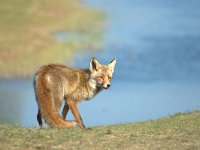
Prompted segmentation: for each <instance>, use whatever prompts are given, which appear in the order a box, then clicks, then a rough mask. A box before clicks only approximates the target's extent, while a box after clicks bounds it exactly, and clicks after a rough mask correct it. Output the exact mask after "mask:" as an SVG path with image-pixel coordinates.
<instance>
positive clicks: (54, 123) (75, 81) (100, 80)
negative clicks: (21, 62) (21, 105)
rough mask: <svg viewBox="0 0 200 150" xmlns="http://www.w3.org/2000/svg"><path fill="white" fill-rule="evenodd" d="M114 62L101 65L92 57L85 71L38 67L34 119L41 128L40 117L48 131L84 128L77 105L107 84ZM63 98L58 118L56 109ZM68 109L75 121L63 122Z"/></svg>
mask: <svg viewBox="0 0 200 150" xmlns="http://www.w3.org/2000/svg"><path fill="white" fill-rule="evenodd" d="M115 64H116V59H113V60H112V61H111V62H110V63H109V64H108V65H102V64H100V63H99V62H98V60H97V59H96V58H92V60H91V61H90V64H89V68H88V69H77V68H70V67H67V66H65V65H61V64H49V65H45V66H42V67H41V68H40V69H39V70H38V71H37V72H36V74H35V78H34V89H35V96H36V100H37V104H38V114H37V120H38V123H39V125H40V127H41V128H43V123H42V118H43V119H44V120H45V121H46V123H47V124H48V125H49V126H50V127H51V128H69V127H73V126H79V127H80V128H85V125H84V123H83V120H82V118H81V115H80V113H79V111H78V107H77V104H78V103H79V102H81V101H83V100H89V99H91V98H92V97H94V96H95V95H96V94H98V93H99V92H100V91H102V90H103V89H108V88H109V87H110V86H111V84H110V82H111V79H112V74H113V72H114V67H115ZM63 99H64V100H65V105H64V108H63V111H62V117H61V116H60V115H59V110H60V108H61V105H62V101H63ZM69 110H71V112H72V114H73V116H74V118H75V121H67V120H65V118H66V116H67V113H68V111H69Z"/></svg>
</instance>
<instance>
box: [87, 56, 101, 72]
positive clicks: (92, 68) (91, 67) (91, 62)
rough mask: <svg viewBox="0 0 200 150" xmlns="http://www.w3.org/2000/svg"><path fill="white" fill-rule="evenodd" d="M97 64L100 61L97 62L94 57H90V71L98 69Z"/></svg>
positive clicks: (98, 64)
mask: <svg viewBox="0 0 200 150" xmlns="http://www.w3.org/2000/svg"><path fill="white" fill-rule="evenodd" d="M99 66H100V63H99V62H98V60H97V59H96V58H94V57H93V58H92V60H91V61H90V67H89V69H90V71H93V70H96V71H97V70H98V69H99Z"/></svg>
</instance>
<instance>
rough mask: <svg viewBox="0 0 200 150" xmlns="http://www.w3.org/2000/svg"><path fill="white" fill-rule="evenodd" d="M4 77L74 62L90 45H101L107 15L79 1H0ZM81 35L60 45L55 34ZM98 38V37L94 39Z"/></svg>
mask: <svg viewBox="0 0 200 150" xmlns="http://www.w3.org/2000/svg"><path fill="white" fill-rule="evenodd" d="M0 18H1V21H0V33H1V34H0V43H1V44H0V70H1V71H0V77H14V76H18V77H23V76H30V75H31V74H33V73H34V72H35V70H36V69H37V68H38V67H39V66H41V65H43V64H46V63H62V62H64V61H65V62H67V63H70V61H71V60H72V58H73V57H74V54H75V53H76V52H77V51H78V50H79V49H84V48H85V47H86V46H88V45H89V46H90V47H91V48H95V47H97V46H99V39H100V38H101V36H100V35H101V32H102V30H103V27H104V25H103V22H104V21H103V20H104V14H103V13H102V12H100V11H97V10H93V9H91V8H86V7H84V6H83V5H81V1H79V0H59V1H56V0H42V1H41V0H28V1H27V0H0ZM60 31H65V32H69V33H80V34H82V35H83V36H84V38H83V39H84V40H79V41H76V40H74V39H73V40H71V41H67V42H59V41H56V39H55V38H54V37H53V33H55V32H60ZM94 37H95V38H94Z"/></svg>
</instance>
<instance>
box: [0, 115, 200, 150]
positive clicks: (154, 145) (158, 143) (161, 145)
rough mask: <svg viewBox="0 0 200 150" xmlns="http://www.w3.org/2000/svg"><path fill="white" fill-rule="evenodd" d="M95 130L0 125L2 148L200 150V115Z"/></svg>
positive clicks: (179, 116) (0, 144)
mask: <svg viewBox="0 0 200 150" xmlns="http://www.w3.org/2000/svg"><path fill="white" fill-rule="evenodd" d="M92 129H93V130H89V129H85V130H82V129H79V128H70V129H36V128H22V127H18V126H11V125H0V148H2V149H3V148H7V149H11V150H12V149H85V150H88V149H99V150H101V149H130V150H132V149H138V150H141V149H147V150H149V149H152V150H154V149H158V150H160V149H169V150H172V149H181V150H184V149H185V150H186V149H187V150H189V149H191V150H193V149H200V112H192V113H187V114H178V115H174V116H171V117H168V118H163V119H159V120H155V121H145V122H139V123H130V124H121V125H110V126H99V127H94V128H92Z"/></svg>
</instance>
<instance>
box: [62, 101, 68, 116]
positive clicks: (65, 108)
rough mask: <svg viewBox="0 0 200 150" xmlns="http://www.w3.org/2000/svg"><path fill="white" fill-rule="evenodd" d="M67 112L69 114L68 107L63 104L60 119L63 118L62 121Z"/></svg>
mask: <svg viewBox="0 0 200 150" xmlns="http://www.w3.org/2000/svg"><path fill="white" fill-rule="evenodd" d="M68 112H69V106H68V104H67V103H65V105H64V107H63V111H62V117H63V119H64V120H65V119H66V116H67V113H68Z"/></svg>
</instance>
